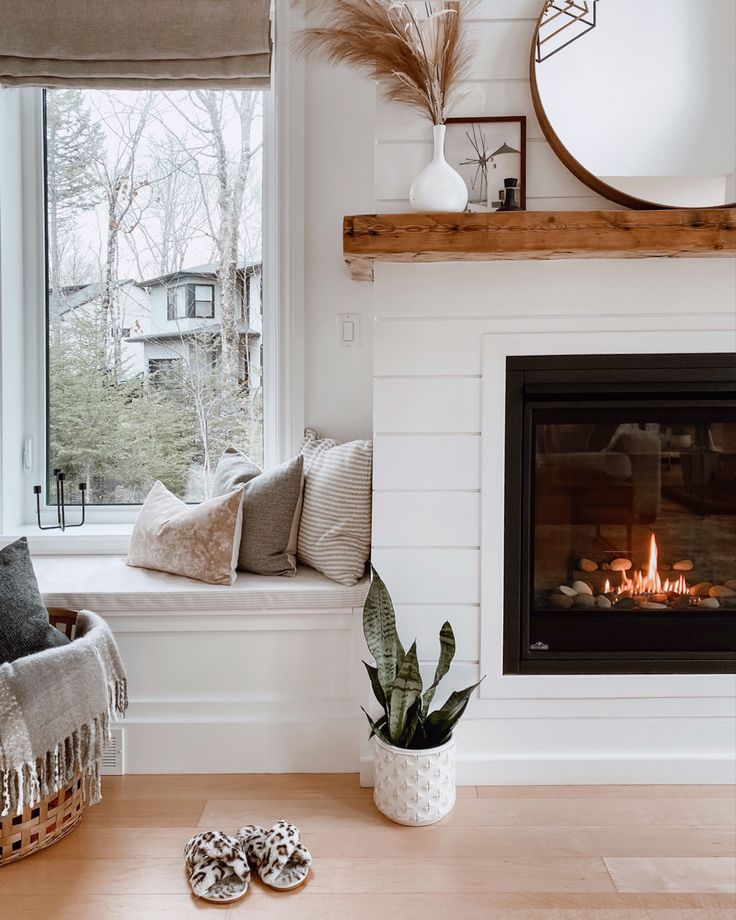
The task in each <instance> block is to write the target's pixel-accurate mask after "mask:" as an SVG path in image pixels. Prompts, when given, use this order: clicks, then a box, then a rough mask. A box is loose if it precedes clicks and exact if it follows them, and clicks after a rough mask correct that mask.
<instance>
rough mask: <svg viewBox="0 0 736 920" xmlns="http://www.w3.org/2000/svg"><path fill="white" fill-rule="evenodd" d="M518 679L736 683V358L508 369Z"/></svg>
mask: <svg viewBox="0 0 736 920" xmlns="http://www.w3.org/2000/svg"><path fill="white" fill-rule="evenodd" d="M505 456H506V470H505V490H506V491H505V502H506V510H505V524H506V528H505V532H506V540H505V563H504V594H505V598H504V604H505V610H504V672H505V673H516V674H561V673H567V674H575V673H696V672H697V673H707V672H731V671H733V670H736V668H735V667H734V666H735V664H736V357H735V356H733V355H729V354H706V355H704V354H696V355H681V354H680V355H607V356H579V355H575V356H566V357H508V358H507V361H506V452H505Z"/></svg>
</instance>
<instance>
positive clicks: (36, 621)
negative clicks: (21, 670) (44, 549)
mask: <svg viewBox="0 0 736 920" xmlns="http://www.w3.org/2000/svg"><path fill="white" fill-rule="evenodd" d="M68 642H69V640H68V639H67V637H66V636H65V635H64V634H63V633H60V632H59V630H58V629H54V627H53V626H52V625H51V624H50V623H49V616H48V612H47V611H46V607H45V606H44V603H43V601H42V600H41V593H40V591H39V590H38V582H37V581H36V573H35V572H34V571H33V565H32V564H31V554H30V553H29V551H28V541H27V540H26V538H25V537H22V538H21V539H20V540H16V541H15V543H11V544H10V545H9V546H6V547H5V549H2V550H0V664H5V662H7V661H15V660H16V659H17V658H24V657H25V656H26V655H33V654H34V653H35V652H42V651H43V650H44V649H46V648H54V647H56V646H59V645H67V644H68Z"/></svg>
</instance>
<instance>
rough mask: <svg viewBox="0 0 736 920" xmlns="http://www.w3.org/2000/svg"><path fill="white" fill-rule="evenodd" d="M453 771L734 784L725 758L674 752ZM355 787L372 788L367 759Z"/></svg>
mask: <svg viewBox="0 0 736 920" xmlns="http://www.w3.org/2000/svg"><path fill="white" fill-rule="evenodd" d="M456 769H457V784H458V786H476V785H477V786H567V785H573V786H593V785H616V786H618V785H622V786H636V785H645V786H648V785H657V786H668V785H683V784H685V785H690V784H696V785H711V784H728V785H730V784H732V783H733V782H735V781H736V764H735V763H734V759H733V757H732V756H730V755H729V754H724V755H713V756H704V757H697V756H693V755H692V754H690V753H687V752H686V753H680V752H677V751H676V752H673V753H672V754H670V755H668V756H666V757H656V756H645V757H639V756H632V755H623V756H621V755H618V754H615V753H611V754H610V755H609V756H605V757H593V756H585V755H584V754H583V755H581V756H575V757H539V756H533V755H529V756H526V755H524V756H510V757H498V756H494V755H491V754H465V755H458V756H457V757H456ZM360 785H361V786H372V785H373V757H372V756H368V755H364V756H363V757H361V759H360Z"/></svg>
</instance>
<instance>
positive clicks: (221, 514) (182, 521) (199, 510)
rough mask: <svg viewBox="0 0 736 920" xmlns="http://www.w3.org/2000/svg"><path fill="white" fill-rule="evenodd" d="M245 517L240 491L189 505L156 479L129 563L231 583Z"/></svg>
mask: <svg viewBox="0 0 736 920" xmlns="http://www.w3.org/2000/svg"><path fill="white" fill-rule="evenodd" d="M242 520H243V490H242V489H236V490H235V491H234V492H229V493H228V494H227V495H219V496H218V497H217V498H211V499H209V500H208V501H205V502H202V503H201V504H200V505H185V504H184V502H183V501H180V500H179V499H178V498H177V497H176V496H175V495H172V494H171V492H169V490H168V489H167V488H166V486H165V485H164V484H163V483H162V482H155V483H154V484H153V486H152V488H151V491H150V492H149V493H148V495H147V496H146V500H145V501H144V502H143V506H142V508H141V511H140V514H139V515H138V519H137V521H136V522H135V527H134V528H133V535H132V536H131V538H130V548H129V549H128V558H127V559H126V560H125V561H126V563H127V564H128V565H134V566H139V567H140V568H143V569H155V570H157V571H159V572H171V573H173V574H174V575H186V576H187V577H188V578H196V579H198V580H199V581H206V582H208V583H209V584H211V585H231V584H233V582H234V581H235V577H236V576H235V566H236V565H237V562H238V550H239V549H240V534H241V528H242Z"/></svg>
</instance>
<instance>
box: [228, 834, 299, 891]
mask: <svg viewBox="0 0 736 920" xmlns="http://www.w3.org/2000/svg"><path fill="white" fill-rule="evenodd" d="M236 837H237V838H238V840H240V841H241V843H242V844H243V848H244V849H245V852H246V854H247V856H248V862H249V863H250V864H251V866H253V868H254V869H256V870H257V871H258V876H259V878H260V879H261V881H262V882H263V883H264V884H266V885H268V886H269V887H271V888H278V889H280V890H281V891H288V890H289V889H290V888H296V887H297V886H298V885H301V884H302V882H303V881H304V880H305V879H306V877H307V875H308V874H309V866H310V864H311V862H312V855H311V853H310V852H309V850H308V849H307V848H306V847H305V846H303V845H302V844H301V843H300V842H299V840H300V834H299V828H297V827H296V826H295V825H293V824H289V822H288V821H286V820H283V819H282V820H281V821H277V822H276V824H274V826H273V827H272V828H271V829H270V830H265V828H262V827H258V826H257V825H255V824H249V825H248V826H247V827H241V828H240V830H239V831H238V832H237V834H236Z"/></svg>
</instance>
